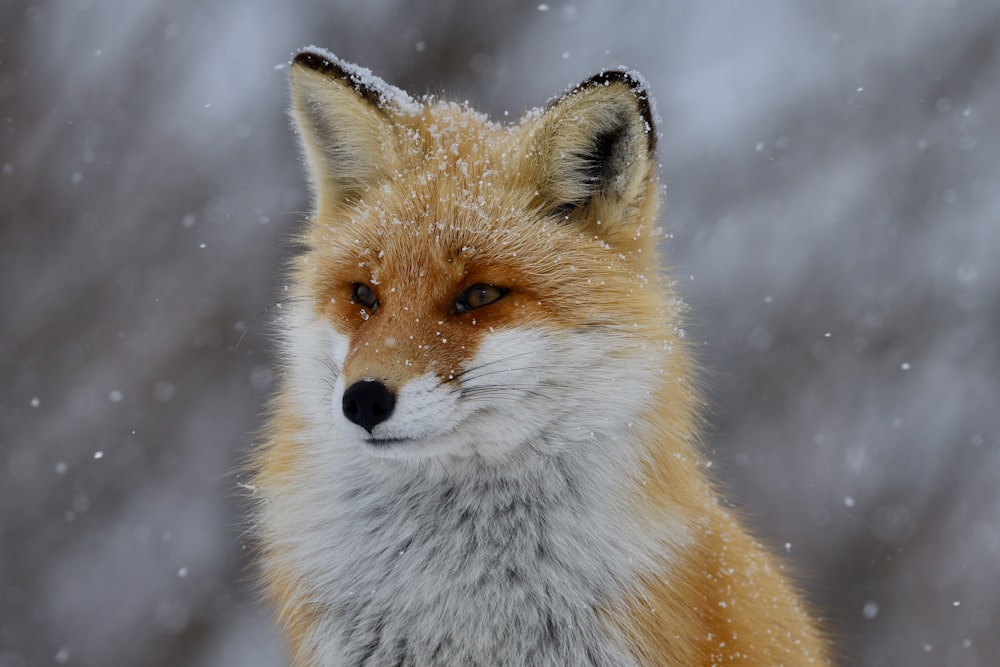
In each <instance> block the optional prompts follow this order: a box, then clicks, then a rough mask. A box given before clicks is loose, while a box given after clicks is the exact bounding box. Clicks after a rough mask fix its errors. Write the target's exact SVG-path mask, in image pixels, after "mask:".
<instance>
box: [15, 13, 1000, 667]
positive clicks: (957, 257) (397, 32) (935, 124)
mask: <svg viewBox="0 0 1000 667" xmlns="http://www.w3.org/2000/svg"><path fill="white" fill-rule="evenodd" d="M417 5H418V3H410V2H403V1H402V0H379V1H377V2H376V1H373V2H367V3H361V2H347V0H329V1H327V2H318V1H308V0H296V1H293V2H283V3H278V2H272V3H268V2H264V0H239V1H223V0H207V1H206V0H170V2H167V1H166V0H159V1H154V0H129V1H127V2H126V1H125V0H119V1H117V2H115V1H110V0H109V1H102V0H46V1H42V2H37V3H26V2H17V1H7V2H4V3H3V4H2V5H0V298H2V304H0V372H2V377H3V381H2V383H0V666H2V667H24V666H31V667H34V666H37V665H52V664H69V665H93V666H106V665H141V666H151V667H152V666H166V665H184V666H186V665H195V666H201V665H205V666H216V665H222V666H228V665H248V666H254V667H256V666H261V667H264V666H277V665H282V664H283V663H284V657H283V655H282V649H281V644H280V640H279V639H278V638H277V635H276V634H275V632H274V631H273V629H272V628H271V623H270V619H269V616H268V612H267V611H266V610H264V609H262V608H261V606H260V605H259V604H258V603H257V602H256V598H255V593H254V590H253V584H252V576H251V575H252V566H251V557H250V553H249V552H250V548H249V546H248V541H247V540H246V539H245V536H244V530H245V523H244V503H243V500H242V498H241V495H240V494H241V492H240V489H239V481H240V476H239V474H238V469H239V465H240V462H241V460H242V458H243V457H244V456H245V454H246V452H247V451H248V450H249V449H250V448H251V447H252V444H253V439H254V438H253V432H254V429H255V428H256V427H257V425H258V424H259V414H260V410H261V406H262V403H263V401H264V399H265V397H266V396H267V394H268V392H269V390H270V389H271V387H272V376H271V371H270V370H269V369H270V366H271V363H272V359H273V353H272V343H271V341H270V338H269V336H270V334H269V326H270V324H269V317H268V316H267V315H264V316H262V317H260V318H257V315H258V314H259V313H261V312H262V311H264V310H265V309H266V308H267V307H268V306H269V305H270V304H272V303H274V302H275V300H276V299H277V298H279V297H280V294H281V290H282V282H281V272H280V266H281V263H282V260H283V259H284V258H286V257H288V255H289V253H291V252H293V250H292V248H291V246H290V244H289V243H288V239H289V237H290V235H291V234H292V232H293V231H294V229H295V227H296V224H297V221H298V220H300V219H301V216H302V213H303V211H304V210H305V208H306V207H307V206H308V201H307V191H306V188H305V178H304V175H303V173H302V168H301V164H300V162H299V160H298V158H297V155H296V146H295V143H294V137H293V135H292V133H291V132H290V131H289V129H288V124H287V117H286V114H285V109H286V104H287V102H286V97H287V85H286V75H287V71H286V69H285V64H286V63H287V61H288V58H289V56H290V54H291V53H292V51H293V50H295V49H296V48H298V47H301V46H305V45H309V44H316V45H320V46H324V47H328V48H329V49H331V50H332V51H334V52H335V53H337V54H338V55H340V56H341V57H343V58H346V59H348V60H352V61H355V62H357V63H360V64H362V65H365V66H367V67H370V68H372V69H373V70H374V71H375V72H376V73H378V74H380V75H382V76H383V77H384V78H385V79H387V80H388V81H389V82H391V83H394V84H397V85H399V86H402V87H404V88H406V89H408V90H410V91H411V92H414V93H425V92H430V93H440V92H442V91H447V93H448V95H449V96H450V97H452V98H457V99H459V100H469V102H470V103H472V104H473V105H475V106H477V107H479V108H481V109H483V110H485V111H488V112H490V113H491V114H492V115H493V116H494V117H496V118H509V119H514V118H516V117H518V116H519V115H520V113H521V112H522V111H523V110H524V109H526V108H529V107H532V106H536V105H540V104H543V103H544V102H545V101H546V100H547V99H548V98H549V97H550V96H551V95H553V94H554V93H556V92H557V91H560V90H562V89H563V88H564V87H565V86H568V85H570V84H572V83H574V82H577V81H579V80H582V79H583V78H584V77H586V76H587V75H588V74H590V73H592V72H594V71H596V70H598V69H601V68H603V67H608V66H615V65H619V64H626V65H629V66H632V67H635V68H638V69H639V70H640V71H641V72H642V73H643V74H644V75H645V76H646V77H647V78H648V80H649V82H650V84H651V86H652V91H653V93H654V95H655V97H656V98H657V100H658V103H659V105H658V109H659V115H660V117H661V118H662V121H661V123H660V128H659V129H660V130H661V132H662V138H661V141H660V144H659V145H660V156H659V157H660V162H661V163H662V168H661V174H662V177H663V179H664V182H665V183H666V185H667V191H668V203H667V206H666V211H665V215H664V222H665V224H666V225H667V226H668V227H669V229H670V230H671V231H672V233H673V235H672V238H671V239H670V240H669V242H668V243H667V244H666V245H667V247H666V248H665V250H666V251H667V253H668V256H669V265H670V267H671V269H672V270H673V272H674V275H675V276H676V278H677V282H678V286H679V289H680V290H681V292H682V293H683V295H684V297H685V299H686V300H687V301H688V302H689V303H690V304H691V306H692V318H693V321H692V323H691V326H689V328H688V335H689V336H690V337H693V338H694V339H695V340H696V341H698V342H699V347H700V350H701V356H702V359H703V361H704V365H705V368H706V374H705V381H706V384H707V386H708V387H709V390H710V395H711V397H712V399H713V410H712V414H711V421H712V432H711V434H710V442H711V447H712V449H711V452H710V455H711V458H712V460H713V462H714V464H715V468H716V470H718V471H719V475H720V477H721V478H722V479H724V480H725V482H726V484H727V486H728V487H729V488H730V489H731V490H732V492H733V496H734V498H735V500H736V503H737V504H738V505H739V506H741V507H743V508H745V511H746V512H747V514H748V515H749V516H751V517H752V520H753V522H754V523H755V525H756V526H757V527H758V529H759V531H760V532H761V534H762V536H763V537H764V538H765V539H766V541H767V542H769V543H771V544H773V545H775V547H776V548H777V549H778V550H780V551H783V552H787V555H788V557H789V558H790V559H791V560H792V561H794V563H795V565H796V566H797V567H798V568H799V569H800V570H801V571H802V572H803V573H805V575H806V576H805V581H806V584H807V587H808V590H809V593H810V596H811V597H812V599H813V600H815V601H816V603H817V604H818V605H819V606H820V608H821V609H823V610H825V616H826V617H827V618H828V619H829V620H830V622H831V625H832V626H833V627H834V628H835V629H836V631H837V632H838V634H839V635H840V636H841V637H842V639H841V640H840V642H839V643H840V645H841V647H842V650H843V652H844V654H845V658H844V660H843V663H844V664H856V665H872V666H874V665H887V666H888V665H903V664H906V665H950V666H952V665H998V664H1000V636H998V635H1000V633H998V629H1000V626H998V622H1000V526H998V521H1000V519H998V517H1000V261H998V257H1000V85H998V82H1000V5H998V4H997V3H994V2H986V1H982V2H972V1H968V0H950V1H948V0H894V1H890V0H887V1H882V2H875V1H871V0H851V1H841V2H835V3H834V2H826V3H820V2H808V3H804V2H794V1H792V0H788V1H785V2H781V1H769V0H765V1H762V2H752V3H751V2H742V1H740V0H723V1H715V2H711V3H708V2H700V3H695V2H681V1H674V2H660V1H656V0H648V1H646V2H631V3H630V2H603V3H601V2H592V1H586V0H583V1H579V2H570V3H567V2H559V1H556V2H547V3H545V4H540V3H538V2H528V3H523V2H522V3H516V2H500V1H496V2H477V3H470V2H462V1H460V0H438V1H436V2H434V3H425V6H422V7H418V6H417ZM508 113H509V115H507V114H508ZM245 329H246V330H247V333H246V337H245V338H244V340H243V341H242V343H241V344H240V346H239V347H238V349H236V350H234V344H235V342H236V340H237V338H238V337H239V335H240V334H241V333H242V332H243V331H244V330H245Z"/></svg>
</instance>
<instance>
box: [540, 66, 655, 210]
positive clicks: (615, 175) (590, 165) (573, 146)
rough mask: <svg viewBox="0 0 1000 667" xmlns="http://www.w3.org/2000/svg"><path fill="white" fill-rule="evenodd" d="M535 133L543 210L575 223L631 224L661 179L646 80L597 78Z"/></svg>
mask: <svg viewBox="0 0 1000 667" xmlns="http://www.w3.org/2000/svg"><path fill="white" fill-rule="evenodd" d="M541 123H542V124H541V127H540V128H538V129H537V130H536V131H535V133H534V147H533V150H532V153H533V155H534V156H535V159H537V160H539V161H540V164H539V165H538V166H539V167H540V175H541V181H542V182H541V186H542V188H541V190H540V195H541V196H542V198H543V200H544V201H543V202H542V205H543V207H545V208H546V209H548V210H550V211H551V212H552V213H553V214H555V215H559V216H563V217H570V218H572V219H589V220H593V221H601V222H602V224H606V225H612V226H614V225H618V226H620V225H621V223H622V222H626V220H625V218H627V217H628V216H629V215H630V213H631V212H632V211H633V210H634V209H635V207H636V206H637V205H639V204H640V203H642V200H643V199H644V195H646V194H647V191H648V189H649V186H650V185H651V184H653V181H654V180H655V178H654V174H655V171H656V169H655V163H654V152H655V149H656V131H655V129H654V125H653V111H652V108H651V106H650V99H649V95H648V93H647V92H646V87H645V85H644V83H643V81H642V79H641V78H640V77H639V75H638V74H635V73H631V72H626V71H622V70H608V71H605V72H601V73H600V74H596V75H594V76H592V77H590V78H589V79H587V80H586V81H584V82H583V83H581V84H580V85H579V86H576V87H575V88H573V89H572V90H570V91H569V92H568V93H566V94H565V95H563V96H562V97H560V98H558V99H556V100H555V101H554V102H552V103H551V105H550V106H549V108H548V109H547V110H546V111H545V112H544V114H543V115H542V118H541Z"/></svg>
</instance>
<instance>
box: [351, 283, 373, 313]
mask: <svg viewBox="0 0 1000 667" xmlns="http://www.w3.org/2000/svg"><path fill="white" fill-rule="evenodd" d="M351 298H353V299H354V301H355V303H359V304H361V305H362V306H364V307H365V308H370V309H371V310H372V311H374V310H375V308H376V307H377V306H378V299H377V298H375V292H374V291H372V288H371V287H369V286H368V285H365V284H364V283H354V292H353V293H352V294H351Z"/></svg>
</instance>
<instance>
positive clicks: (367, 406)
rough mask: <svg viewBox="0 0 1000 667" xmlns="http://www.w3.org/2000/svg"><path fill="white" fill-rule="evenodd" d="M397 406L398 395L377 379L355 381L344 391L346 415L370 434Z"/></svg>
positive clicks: (343, 402) (343, 406)
mask: <svg viewBox="0 0 1000 667" xmlns="http://www.w3.org/2000/svg"><path fill="white" fill-rule="evenodd" d="M395 407H396V395H395V394H394V393H393V392H392V391H391V390H390V389H389V388H388V387H387V386H385V385H384V384H382V383H381V382H378V381H377V380H362V381H360V382H355V383H354V384H352V385H351V386H350V387H348V388H347V389H346V390H345V391H344V398H343V401H342V409H343V411H344V416H345V417H347V419H348V420H350V421H351V422H353V423H355V424H357V425H358V426H360V427H362V428H363V429H365V430H366V431H368V433H369V434H370V433H371V432H372V429H374V428H375V427H376V426H377V425H378V424H381V423H382V422H384V421H385V420H387V419H388V418H389V417H390V416H392V410H393V408H395Z"/></svg>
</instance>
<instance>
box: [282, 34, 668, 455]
mask: <svg viewBox="0 0 1000 667" xmlns="http://www.w3.org/2000/svg"><path fill="white" fill-rule="evenodd" d="M291 82H292V97H293V108H292V115H293V118H294V121H295V124H296V126H297V129H298V132H299V135H300V137H301V142H302V146H303V150H304V153H305V157H306V162H307V163H308V167H309V172H310V176H311V182H312V185H313V190H314V197H315V206H314V212H313V215H312V218H311V221H310V224H309V225H308V228H307V230H306V231H305V233H304V235H303V239H302V240H303V243H304V245H305V247H306V252H305V253H304V254H302V255H301V256H299V257H298V258H297V259H296V260H295V262H296V264H295V266H294V269H293V274H294V276H293V277H294V283H295V289H296V293H295V297H296V298H295V299H293V301H295V302H296V303H297V304H298V305H297V306H295V307H294V308H293V309H292V314H291V315H290V316H289V317H288V318H287V320H286V322H287V324H288V326H289V328H290V335H289V337H288V344H289V346H290V350H289V354H290V357H291V360H292V363H291V368H290V377H289V379H288V381H287V383H288V386H287V388H288V389H290V390H291V393H296V394H298V395H297V396H296V397H295V398H294V399H293V400H295V401H296V403H297V406H298V411H299V413H300V414H302V415H303V416H304V418H306V419H307V420H308V421H309V423H310V424H311V425H312V426H313V427H315V428H316V429H318V431H317V432H318V434H319V435H321V436H322V437H326V438H327V439H334V440H336V441H337V442H338V443H342V442H347V443H349V445H350V446H351V447H352V448H355V449H354V451H358V450H359V449H358V448H361V447H363V448H365V449H367V451H368V452H369V453H370V454H373V455H376V456H384V457H395V458H423V457H428V456H449V455H452V456H456V457H473V456H479V457H483V458H485V459H490V460H495V459H503V458H504V457H509V456H514V455H516V452H525V451H537V450H543V449H545V448H561V447H568V446H572V443H573V442H575V441H578V440H583V439H588V438H589V439H592V438H601V437H604V438H608V437H612V436H610V435H609V434H612V433H615V434H618V433H621V431H622V429H623V426H624V425H625V424H628V426H629V427H630V426H631V422H632V421H633V420H634V419H636V417H637V415H639V414H640V413H641V412H642V411H643V410H646V409H648V408H649V407H650V401H651V399H650V395H651V394H652V393H653V392H655V391H656V390H657V388H658V386H659V385H660V384H662V383H668V382H670V381H671V380H672V379H674V378H673V377H671V376H674V375H675V374H674V372H673V370H672V369H671V368H670V362H669V351H670V349H671V347H672V346H673V345H675V344H676V343H677V340H676V334H675V332H674V328H673V327H674V326H675V325H676V315H677V313H676V312H675V311H676V309H677V307H678V306H677V302H676V301H674V300H672V299H671V298H669V295H668V294H667V293H666V292H665V291H664V290H665V287H664V286H663V284H662V281H661V280H660V279H659V277H658V276H657V268H656V260H655V257H654V254H655V245H656V238H657V235H658V233H657V231H656V229H655V225H656V215H657V207H658V197H659V186H658V183H657V179H656V175H655V172H656V169H655V163H654V147H655V143H656V133H655V130H654V127H653V113H652V110H651V105H650V99H649V96H648V94H647V92H646V89H645V87H644V85H643V82H642V80H641V79H640V78H638V76H637V75H635V74H632V73H629V72H625V71H607V72H603V73H601V74H598V75H596V76H593V77H591V78H589V79H587V80H586V81H584V82H583V83H582V84H580V85H579V86H577V87H575V88H573V89H572V90H570V91H568V92H567V93H565V94H564V95H562V96H561V97H559V98H558V99H556V100H554V101H553V102H551V103H550V104H549V105H548V107H547V108H546V109H544V110H540V111H538V110H536V111H532V112H529V113H527V114H526V115H525V116H524V117H523V118H522V119H521V120H520V121H519V122H518V123H517V124H515V125H504V124H497V123H493V122H490V121H489V120H488V119H487V118H485V117H484V116H483V115H482V114H479V113H476V112H475V111H473V110H470V109H469V108H467V107H465V106H462V105H458V104H454V103H445V102H441V101H437V100H434V99H433V98H425V99H422V100H414V99H412V98H410V97H409V96H408V95H406V94H405V93H404V92H402V91H400V90H398V89H396V88H393V87H391V86H389V85H387V84H385V83H383V82H382V81H380V80H379V79H377V78H375V77H373V76H372V75H371V74H370V73H369V72H367V71H366V70H362V69H360V68H357V67H355V66H353V65H349V64H347V63H344V62H342V61H339V60H337V59H336V58H335V57H333V56H332V55H330V54H327V53H323V52H319V51H316V50H307V51H303V52H301V53H299V54H298V55H297V56H296V57H295V59H294V61H293V63H292V66H291ZM615 437H617V436H615Z"/></svg>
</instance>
